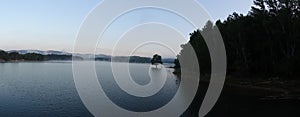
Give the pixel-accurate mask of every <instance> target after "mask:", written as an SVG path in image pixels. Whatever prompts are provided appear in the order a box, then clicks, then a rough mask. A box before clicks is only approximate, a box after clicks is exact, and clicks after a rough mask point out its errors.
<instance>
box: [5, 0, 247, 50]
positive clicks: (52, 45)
mask: <svg viewBox="0 0 300 117" xmlns="http://www.w3.org/2000/svg"><path fill="white" fill-rule="evenodd" d="M101 1H102V0H1V1H0V17H1V18H0V22H1V23H0V27H1V28H0V49H3V50H20V49H38V50H60V51H67V52H72V48H73V44H74V41H75V39H76V36H77V32H78V30H79V29H80V26H81V24H82V22H83V21H84V19H85V17H86V16H87V15H88V14H89V13H90V11H91V10H93V8H95V7H96V6H97V5H98V4H99V3H100V2H101ZM124 2H126V1H124ZM198 2H199V3H200V4H201V5H202V7H204V8H205V9H206V10H207V11H208V13H209V14H210V15H211V16H212V19H213V20H214V21H216V20H218V19H221V20H223V19H226V18H227V16H228V15H229V14H232V13H233V12H237V13H242V14H247V13H248V11H249V10H250V8H251V5H252V0H198ZM120 4H122V3H120ZM157 14H159V15H158V16H159V17H160V18H161V17H162V19H159V18H158V17H156V16H154V15H157ZM137 19H138V21H136V20H137ZM174 19H176V21H177V22H179V21H181V19H180V18H176V16H174V14H173V15H172V14H170V13H167V12H164V11H158V10H155V9H144V10H141V11H133V12H131V13H127V14H125V15H124V16H123V17H121V18H120V19H119V20H118V21H116V22H115V23H114V24H112V27H111V28H110V29H108V30H107V32H106V33H105V34H104V35H103V41H102V42H100V43H99V44H98V46H97V48H98V49H97V51H98V52H99V53H104V54H112V50H113V49H114V48H113V47H118V48H117V49H115V50H117V52H114V53H113V54H116V55H122V53H123V54H124V53H126V54H127V53H128V52H132V51H133V50H130V49H128V48H130V47H133V46H134V47H137V46H138V45H127V46H124V45H126V44H123V45H122V44H121V45H122V46H120V47H119V46H118V45H117V46H116V44H117V43H118V42H122V40H123V41H124V40H125V41H124V43H126V39H127V40H130V39H133V40H131V41H132V42H135V41H138V40H139V39H141V37H142V36H141V35H136V34H140V33H142V32H141V31H139V30H143V29H145V30H144V31H148V32H152V33H154V32H155V30H156V29H155V28H154V27H153V26H149V25H147V24H145V25H140V26H138V27H135V28H132V30H125V28H124V29H123V28H122V27H127V28H128V27H132V26H134V24H135V23H134V22H138V23H145V20H147V21H148V20H149V21H150V20H153V21H156V22H168V23H169V24H170V25H173V26H174V27H175V28H178V27H179V29H178V30H183V31H182V32H184V33H185V34H182V35H178V34H175V33H176V30H175V29H170V27H169V29H167V26H166V25H163V24H157V23H154V24H153V25H154V26H157V27H159V28H162V29H166V30H168V31H167V32H168V33H172V34H173V33H174V35H173V37H172V36H171V37H166V35H164V36H161V37H160V38H159V37H158V36H157V37H156V39H158V40H159V39H160V40H165V42H166V44H167V45H168V42H173V40H168V39H167V38H169V39H174V38H176V39H178V40H179V41H176V42H177V43H172V44H171V45H170V47H167V46H162V45H160V47H161V48H162V49H163V48H164V49H165V50H166V51H168V50H170V49H168V48H172V50H174V51H175V53H176V52H178V51H179V50H180V44H183V43H185V42H186V41H187V40H186V39H187V38H188V37H187V36H188V33H189V32H191V31H193V30H194V29H191V28H190V27H189V26H188V25H184V26H180V25H179V24H181V25H183V24H184V23H176V22H175V20H174ZM123 24H126V25H124V26H123ZM120 25H122V26H121V28H120ZM122 31H123V32H122ZM124 31H127V32H128V33H129V34H128V35H123V37H124V38H123V37H121V39H119V38H120V37H117V36H115V34H123V33H124ZM155 33H157V35H163V34H158V33H159V32H155ZM133 35H135V36H133ZM129 37H130V38H129ZM143 37H148V38H147V39H145V40H143V41H150V40H151V39H153V34H152V36H151V34H149V36H143ZM150 37H151V38H150ZM128 38H129V39H128ZM180 38H181V39H180ZM139 41H140V40H139ZM136 44H138V43H136ZM149 45H151V44H148V45H147V46H149ZM152 45H153V43H152ZM154 46H157V45H155V44H154ZM154 46H152V48H154ZM147 48H148V49H147ZM149 48H151V47H146V46H145V47H141V48H140V50H137V51H135V52H137V53H138V52H140V54H138V55H144V56H147V55H150V54H151V52H153V51H154V50H151V49H149ZM155 48H156V49H157V48H159V47H155ZM142 50H143V51H142ZM82 52H84V53H89V52H87V51H84V50H82ZM147 52H148V54H147ZM141 53H143V54H141ZM173 53H174V52H173ZM169 55H170V54H169ZM170 56H171V55H170Z"/></svg>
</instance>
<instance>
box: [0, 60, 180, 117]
mask: <svg viewBox="0 0 300 117" xmlns="http://www.w3.org/2000/svg"><path fill="white" fill-rule="evenodd" d="M119 64H123V63H119ZM108 65H109V63H106V62H96V67H97V69H98V70H108V71H109V70H110V69H106V66H108ZM130 69H131V71H130V72H131V75H132V77H133V79H134V81H135V82H136V83H138V84H140V85H145V84H147V83H149V82H150V79H149V78H147V77H145V75H144V73H145V72H144V71H143V70H149V65H148V64H131V65H130ZM147 72H148V71H147ZM165 72H167V74H168V78H167V81H166V84H165V86H164V88H163V90H162V91H160V92H159V94H160V95H157V96H156V95H154V96H153V97H155V99H159V101H157V102H156V103H154V104H153V105H148V106H147V107H144V108H143V107H140V105H139V104H136V103H133V102H134V100H136V99H134V100H127V99H126V98H130V99H132V98H131V97H130V96H129V95H128V94H126V93H124V92H122V91H121V90H119V87H117V86H114V85H109V82H113V80H112V75H111V72H101V74H98V75H101V76H103V77H102V78H104V79H105V80H103V81H102V84H106V85H107V87H106V89H107V93H108V95H111V96H112V97H117V96H122V97H123V98H113V100H116V103H117V104H118V105H120V106H124V108H127V109H142V110H136V111H143V109H144V110H147V109H155V108H157V107H156V106H163V105H162V104H164V103H167V102H168V101H169V99H170V98H172V96H173V94H174V93H175V92H176V91H177V89H178V85H179V82H178V78H176V76H174V75H173V74H172V70H171V69H167V70H166V71H165ZM103 73H105V74H103ZM146 76H147V75H146ZM140 101H144V102H147V101H149V100H147V99H146V100H140ZM162 102H163V103H162ZM159 104H161V105H159ZM137 106H139V107H137ZM0 116H1V117H4V116H6V117H20V116H28V117H35V116H43V117H45V116H46V117H47V116H72V117H73V116H92V115H91V114H90V113H89V111H88V110H87V109H86V108H85V106H84V105H83V103H82V102H81V100H80V98H79V96H78V94H77V91H76V88H75V84H74V80H73V76H72V63H71V62H42V63H0Z"/></svg>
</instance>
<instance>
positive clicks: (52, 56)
mask: <svg viewBox="0 0 300 117" xmlns="http://www.w3.org/2000/svg"><path fill="white" fill-rule="evenodd" d="M72 58H73V59H75V60H96V61H114V62H130V63H150V62H151V58H149V57H141V56H110V55H105V54H96V55H94V54H80V53H73V54H72V53H69V52H63V51H55V50H48V51H42V50H9V51H3V50H0V62H1V61H2V62H3V61H12V60H17V61H49V60H72ZM174 60H175V59H174V58H164V59H162V61H163V63H174Z"/></svg>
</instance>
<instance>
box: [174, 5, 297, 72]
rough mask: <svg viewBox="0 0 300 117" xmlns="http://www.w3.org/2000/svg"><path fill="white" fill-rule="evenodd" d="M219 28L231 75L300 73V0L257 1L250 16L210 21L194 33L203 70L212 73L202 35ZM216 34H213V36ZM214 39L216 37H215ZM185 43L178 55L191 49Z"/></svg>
mask: <svg viewBox="0 0 300 117" xmlns="http://www.w3.org/2000/svg"><path fill="white" fill-rule="evenodd" d="M216 26H217V27H218V28H219V30H220V32H221V35H222V37H223V40H224V43H225V47H226V51H227V57H228V58H227V60H228V74H229V75H238V76H241V77H249V76H252V75H253V76H260V77H266V78H267V77H285V78H296V76H300V73H299V72H298V70H299V69H300V28H299V27H300V1H299V0H254V6H253V7H252V9H251V11H249V13H248V14H247V15H242V14H237V13H233V14H232V15H230V16H229V17H228V18H227V19H226V20H224V21H220V20H219V21H217V22H216V23H215V24H213V23H212V22H210V21H209V22H208V23H207V24H206V26H205V27H204V28H203V29H201V30H196V31H194V32H193V33H191V34H190V35H191V37H190V41H189V44H191V45H192V46H193V48H194V50H195V51H196V54H197V57H198V61H199V64H200V68H201V72H204V73H210V69H211V68H210V57H209V52H208V49H207V46H206V44H205V42H204V41H203V37H202V35H201V34H213V33H214V31H216ZM212 37H213V36H212ZM212 39H213V38H212ZM186 45H187V44H184V45H182V46H181V47H182V51H181V52H180V53H179V55H178V58H179V57H181V56H184V54H185V53H188V52H189V50H188V49H186Z"/></svg>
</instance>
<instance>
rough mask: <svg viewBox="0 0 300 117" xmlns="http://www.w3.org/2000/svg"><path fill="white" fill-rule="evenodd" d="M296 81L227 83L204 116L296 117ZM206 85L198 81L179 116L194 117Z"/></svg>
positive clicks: (298, 110) (298, 103) (299, 99)
mask: <svg viewBox="0 0 300 117" xmlns="http://www.w3.org/2000/svg"><path fill="white" fill-rule="evenodd" d="M299 84H300V82H299V81H280V80H278V79H275V80H274V79H270V80H256V81H255V82H253V81H251V80H249V81H247V80H229V81H228V80H227V82H226V85H225V86H224V88H223V92H222V94H221V96H220V98H219V100H218V102H217V104H216V105H215V107H214V108H213V109H212V110H211V111H210V113H208V115H206V117H299V116H300V95H299V94H300V93H299V92H300V91H299V89H300V88H299V86H300V85H299ZM207 86H208V82H201V83H200V85H199V89H200V90H198V93H197V97H196V99H195V100H194V101H193V104H192V105H191V106H190V108H189V109H188V110H187V111H186V112H185V113H184V114H183V115H182V117H196V116H197V114H198V113H197V112H198V111H199V105H201V102H202V100H203V96H204V95H205V93H206V92H205V91H206V90H207Z"/></svg>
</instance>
